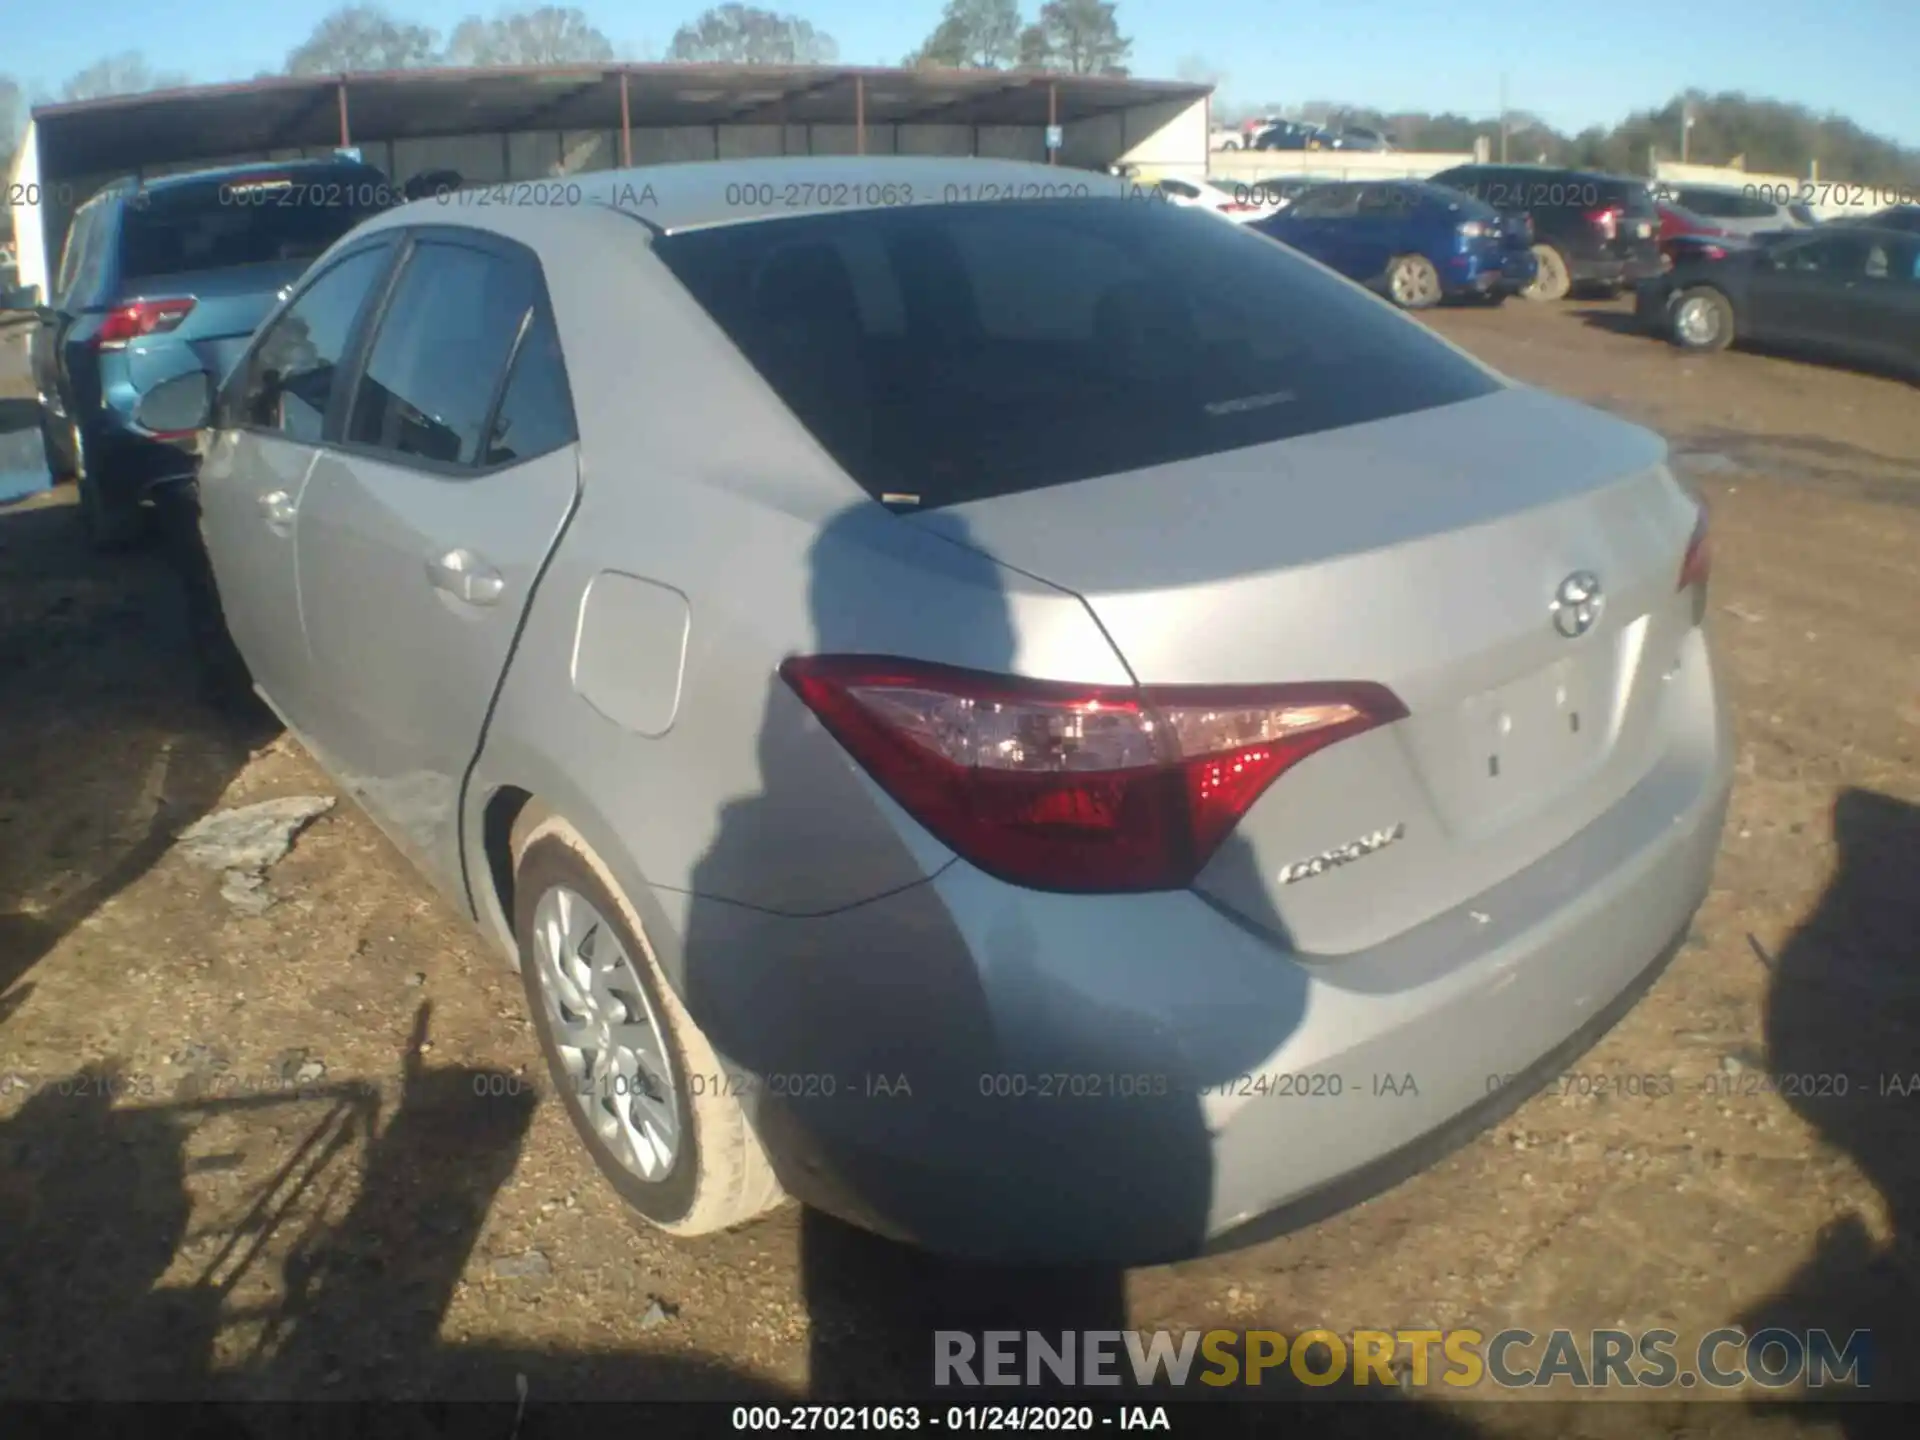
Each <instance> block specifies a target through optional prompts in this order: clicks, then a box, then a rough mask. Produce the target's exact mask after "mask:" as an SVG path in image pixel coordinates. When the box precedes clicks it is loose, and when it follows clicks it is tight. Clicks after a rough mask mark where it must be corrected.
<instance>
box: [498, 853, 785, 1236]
mask: <svg viewBox="0 0 1920 1440" xmlns="http://www.w3.org/2000/svg"><path fill="white" fill-rule="evenodd" d="M516 831H517V832H519V833H517V834H516V837H515V854H516V856H517V860H516V864H515V867H514V885H513V899H514V938H515V941H516V943H517V945H518V949H519V955H520V977H521V982H522V984H523V985H524V987H525V989H526V994H527V1005H528V1008H529V1011H530V1013H531V1015H532V1017H533V1025H534V1031H535V1034H536V1035H538V1037H539V1040H540V1049H541V1052H542V1054H543V1055H545V1057H546V1061H547V1071H548V1074H549V1075H550V1076H551V1078H552V1081H553V1084H554V1087H555V1089H556V1090H557V1091H558V1092H559V1093H560V1096H561V1104H562V1106H563V1108H565V1110H566V1112H567V1115H568V1118H569V1119H571V1120H572V1122H573V1126H574V1129H575V1130H576V1131H577V1132H578V1133H579V1135H580V1139H581V1141H582V1143H583V1144H585V1145H586V1147H587V1152H588V1153H589V1154H590V1155H591V1156H592V1157H593V1162H594V1164H595V1165H596V1166H598V1167H599V1170H600V1173H601V1174H602V1175H604V1176H605V1177H606V1178H607V1181H608V1182H609V1183H610V1184H611V1185H612V1186H613V1189H614V1191H615V1193H617V1194H618V1195H619V1196H620V1198H621V1199H622V1200H624V1201H625V1202H626V1203H627V1205H628V1206H629V1207H630V1208H631V1209H632V1210H633V1211H634V1212H635V1213H636V1214H637V1215H638V1216H639V1217H640V1218H641V1219H644V1220H645V1221H647V1222H648V1223H649V1224H650V1225H652V1226H654V1227H656V1228H658V1229H661V1230H664V1231H666V1232H667V1233H669V1234H671V1235H677V1236H683V1237H692V1236H697V1235H711V1234H714V1233H717V1232H719V1231H722V1230H730V1229H732V1228H734V1227H735V1226H738V1225H744V1224H746V1223H747V1222H748V1221H750V1220H754V1219H757V1218H758V1217H760V1216H761V1215H764V1214H767V1213H768V1212H769V1211H772V1210H774V1209H777V1208H778V1207H779V1206H780V1205H781V1204H782V1202H783V1201H784V1200H785V1199H786V1195H785V1193H784V1191H782V1189H781V1188H780V1182H779V1180H778V1179H777V1178H776V1177H775V1175H774V1172H773V1166H772V1165H771V1164H770V1163H769V1161H768V1160H767V1156H766V1151H765V1150H764V1149H763V1148H762V1146H761V1144H760V1139H759V1137H758V1135H756V1134H755V1133H754V1130H753V1127H752V1126H751V1125H750V1124H749V1123H748V1121H747V1115H746V1111H745V1109H744V1108H743V1106H742V1105H741V1103H740V1098H739V1094H738V1093H736V1087H734V1086H731V1085H727V1084H716V1083H714V1080H713V1078H711V1077H722V1076H725V1075H726V1074H727V1071H726V1068H725V1067H724V1066H723V1065H722V1063H721V1061H720V1058H719V1055H718V1054H717V1052H716V1051H715V1050H714V1048H713V1045H712V1044H711V1042H709V1041H708V1039H707V1038H706V1036H705V1035H703V1034H702V1033H701V1031H700V1028H699V1026H698V1025H696V1024H695V1023H694V1021H693V1017H692V1016H691V1015H689V1014H688V1013H687V1009H686V1006H685V1005H683V1004H682V1003H681V1001H680V997H679V996H678V995H676V994H675V993H674V991H673V987H672V986H671V985H669V984H668V983H667V981H666V978H665V977H664V975H663V974H662V973H661V970H660V965H659V962H658V960H656V959H655V958H654V954H653V951H652V948H651V947H650V946H649V945H648V944H647V943H646V940H645V936H644V934H643V931H642V927H641V925H640V922H639V917H638V916H637V914H636V913H635V911H634V909H633V906H632V905H631V904H630V903H628V901H627V900H626V899H625V897H624V896H622V895H621V894H620V891H619V888H618V887H617V886H616V885H615V883H614V882H613V879H612V877H611V875H610V874H609V873H608V872H607V869H606V867H605V865H603V864H602V863H601V862H600V860H599V859H598V857H597V856H595V855H594V853H593V851H592V849H591V848H590V847H589V846H588V845H587V843H586V841H585V840H584V839H583V838H582V837H581V836H580V834H579V833H578V832H577V831H576V830H574V829H573V827H572V826H570V825H568V824H567V822H566V821H565V820H563V819H561V818H559V817H558V816H552V815H541V816H539V817H538V818H537V819H535V820H534V823H533V824H531V826H521V827H516ZM568 919H571V922H572V923H571V924H570V925H564V927H563V929H562V930H561V931H560V932H559V938H558V941H557V942H556V939H555V936H556V921H559V922H564V921H566V920H568ZM569 951H571V955H569V953H568V952H569ZM583 952H584V953H583ZM582 963H584V964H589V965H591V966H592V967H594V968H595V969H596V970H597V969H598V967H599V966H600V965H601V964H603V963H604V965H605V966H606V969H605V970H604V971H601V972H600V973H601V975H602V983H603V986H604V989H605V991H606V993H605V995H603V996H597V997H596V996H593V995H592V994H590V993H589V994H587V995H582V994H581V992H580V991H579V988H578V986H577V984H573V982H572V981H571V980H569V979H568V978H567V975H566V973H565V972H566V971H568V970H575V971H577V968H578V965H579V964H582ZM569 986H571V987H572V990H571V993H568V987H569ZM591 989H592V986H591V985H589V991H591ZM610 1003H612V1004H617V1005H618V1007H619V1009H620V1012H621V1014H622V1015H623V1016H624V1018H623V1019H615V1018H614V1017H610V1016H609V1017H607V1018H609V1019H613V1023H618V1024H620V1025H622V1027H623V1028H625V1027H631V1028H632V1029H634V1030H635V1031H639V1030H641V1029H643V1028H644V1029H645V1031H646V1033H647V1036H648V1037H649V1043H650V1044H653V1046H654V1048H653V1050H652V1051H651V1056H652V1062H651V1063H652V1064H654V1065H657V1066H658V1068H659V1069H660V1070H664V1071H665V1074H664V1075H659V1074H657V1073H655V1071H654V1070H653V1069H652V1068H649V1069H648V1073H647V1074H646V1076H644V1077H641V1076H639V1075H638V1074H637V1072H636V1074H635V1076H634V1077H632V1078H628V1079H622V1078H621V1077H619V1076H614V1077H608V1076H606V1075H605V1074H604V1073H603V1074H600V1075H597V1076H596V1075H595V1074H594V1072H593V1070H592V1069H591V1068H590V1067H589V1065H588V1063H587V1060H586V1047H584V1046H582V1047H570V1048H575V1049H577V1052H578V1054H577V1058H576V1056H570V1055H568V1054H567V1053H566V1052H565V1051H564V1050H563V1049H562V1044H561V1031H560V1029H559V1026H560V1025H561V1024H563V1023H566V1021H565V1017H566V1015H568V1014H575V1012H574V1011H573V1006H574V1005H580V1006H581V1007H582V1008H581V1010H580V1011H579V1012H578V1013H577V1015H576V1016H575V1018H576V1019H577V1020H579V1021H581V1022H583V1033H582V1036H581V1038H583V1039H584V1038H589V1035H590V1032H591V1027H592V1026H593V1025H594V1024H595V1023H596V1021H595V1018H594V1017H595V1013H596V1007H597V1008H598V1009H599V1010H600V1011H602V1012H604V1010H605V1009H606V1007H607V1006H608V1005H609V1004H610ZM656 1042H657V1043H656ZM601 1053H602V1055H603V1056H604V1055H605V1054H606V1053H607V1052H605V1051H603V1052H601ZM622 1063H624V1062H622ZM583 1070H584V1071H585V1072H586V1075H585V1076H583V1073H582V1072H583ZM622 1074H624V1072H622ZM689 1076H696V1077H700V1079H701V1081H702V1083H697V1084H689V1081H688V1077H689ZM661 1080H664V1081H665V1082H666V1084H665V1085H664V1086H661V1085H659V1084H657V1083H655V1082H658V1081H661ZM643 1088H644V1089H645V1091H646V1092H647V1093H646V1095H645V1098H646V1101H647V1104H648V1105H649V1106H650V1107H651V1110H652V1113H653V1115H654V1116H655V1117H658V1115H659V1113H660V1112H661V1110H663V1109H666V1108H671V1109H672V1111H673V1119H674V1127H673V1135H672V1142H673V1148H672V1152H671V1154H670V1156H664V1157H663V1156H662V1155H661V1153H660V1151H661V1149H662V1144H661V1142H662V1138H663V1137H662V1134H661V1129H662V1127H661V1126H659V1125H658V1124H654V1125H653V1128H651V1129H648V1130H646V1132H645V1133H644V1134H636V1133H635V1132H637V1131H640V1130H641V1129H642V1128H643V1123H651V1122H649V1121H647V1119H646V1117H645V1116H641V1117H640V1118H639V1120H638V1121H637V1120H636V1112H637V1111H638V1110H640V1108H641V1106H640V1101H641V1099H642V1093H643ZM661 1089H665V1090H666V1092H667V1094H666V1096H665V1100H666V1102H668V1103H667V1104H666V1105H663V1103H662V1098H661V1096H660V1095H659V1094H658V1093H657V1092H658V1091H659V1090H661ZM642 1152H645V1158H646V1159H651V1160H652V1161H653V1162H654V1163H655V1164H656V1165H657V1166H658V1172H657V1173H654V1174H646V1173H643V1171H644V1170H645V1165H644V1163H643V1158H642Z"/></svg>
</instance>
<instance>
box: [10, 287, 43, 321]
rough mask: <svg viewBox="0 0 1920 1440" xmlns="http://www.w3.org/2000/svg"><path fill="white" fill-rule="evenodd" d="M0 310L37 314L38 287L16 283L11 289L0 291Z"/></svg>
mask: <svg viewBox="0 0 1920 1440" xmlns="http://www.w3.org/2000/svg"><path fill="white" fill-rule="evenodd" d="M0 310H4V311H17V312H26V313H32V314H36V315H37V314H38V313H39V312H40V287H39V286H38V285H16V286H14V287H13V288H12V289H11V290H4V291H0Z"/></svg>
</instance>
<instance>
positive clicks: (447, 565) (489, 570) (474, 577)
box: [427, 550, 507, 605]
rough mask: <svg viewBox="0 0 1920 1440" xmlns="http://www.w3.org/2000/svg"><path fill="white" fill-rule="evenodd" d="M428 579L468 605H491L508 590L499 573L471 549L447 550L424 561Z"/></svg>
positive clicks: (438, 587) (436, 587)
mask: <svg viewBox="0 0 1920 1440" xmlns="http://www.w3.org/2000/svg"><path fill="white" fill-rule="evenodd" d="M427 579H429V580H431V581H432V582H433V587H434V589H436V590H444V591H446V592H447V594H449V595H451V596H453V598H454V599H456V600H460V601H464V602H465V603H466V604H468V605H491V604H493V602H494V601H496V600H498V599H499V598H500V597H501V596H502V595H503V594H505V593H506V589H507V582H506V580H505V579H504V578H503V577H502V576H501V574H500V572H499V571H498V570H496V569H494V568H493V567H492V566H491V565H489V564H487V562H486V561H484V560H482V559H481V558H480V557H479V556H478V555H475V554H474V553H473V552H472V551H471V550H449V551H447V553H446V554H444V555H439V556H436V557H434V558H433V559H431V560H429V561H427Z"/></svg>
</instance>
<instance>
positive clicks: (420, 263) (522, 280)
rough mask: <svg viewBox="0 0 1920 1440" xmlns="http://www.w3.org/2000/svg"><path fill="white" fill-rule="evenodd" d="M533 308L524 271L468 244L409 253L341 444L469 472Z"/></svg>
mask: <svg viewBox="0 0 1920 1440" xmlns="http://www.w3.org/2000/svg"><path fill="white" fill-rule="evenodd" d="M533 302H534V288H533V281H532V276H531V273H530V269H529V266H527V265H525V264H521V263H517V262H515V261H513V260H510V259H508V258H507V257H505V256H503V255H500V254H498V253H496V252H494V251H491V250H480V249H474V248H471V247H469V246H466V245H457V244H450V243H443V242H440V241H433V240H427V241H422V242H421V243H420V244H418V245H416V246H415V247H414V249H413V253H412V255H411V256H410V257H409V258H408V260H407V262H406V269H405V270H403V271H402V272H401V275H400V278H399V280H398V282H397V283H396V284H395V285H394V290H393V299H392V300H391V301H390V302H389V303H388V305H387V310H386V314H385V315H384V316H383V317H382V319H381V321H380V332H379V334H378V336H377V337H376V338H375V339H374V342H373V348H372V350H371V351H370V352H369V354H368V356H367V366H366V372H365V374H363V375H362V376H361V377H360V384H359V389H358V393H357V394H356V395H355V397H354V402H353V414H352V417H351V419H350V420H349V422H348V430H347V438H348V440H349V441H350V442H351V443H353V444H356V445H367V446H372V447H373V448H375V449H378V450H385V451H389V452H391V453H392V454H394V455H396V456H405V457H408V458H410V459H418V460H432V461H437V462H439V463H441V464H447V465H472V464H473V463H474V462H475V461H476V460H478V459H479V457H480V453H481V450H482V449H483V447H484V442H485V440H486V436H485V434H484V431H485V429H486V423H487V411H488V409H489V407H490V406H491V405H492V403H493V397H494V393H495V391H496V390H497V389H498V387H499V384H500V379H501V376H502V375H503V374H504V373H505V371H506V368H507V360H508V357H509V356H511V355H512V353H513V347H514V343H515V342H516V341H517V340H518V339H519V338H520V331H521V327H522V326H523V325H524V324H525V323H526V319H527V313H528V311H529V310H531V309H532V308H533Z"/></svg>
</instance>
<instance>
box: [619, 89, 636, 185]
mask: <svg viewBox="0 0 1920 1440" xmlns="http://www.w3.org/2000/svg"><path fill="white" fill-rule="evenodd" d="M632 165H633V111H632V109H631V108H630V106H629V103H628V100H627V72H626V71H625V70H622V71H621V72H620V168H621V169H623V170H625V169H630V168H631V167H632Z"/></svg>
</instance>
